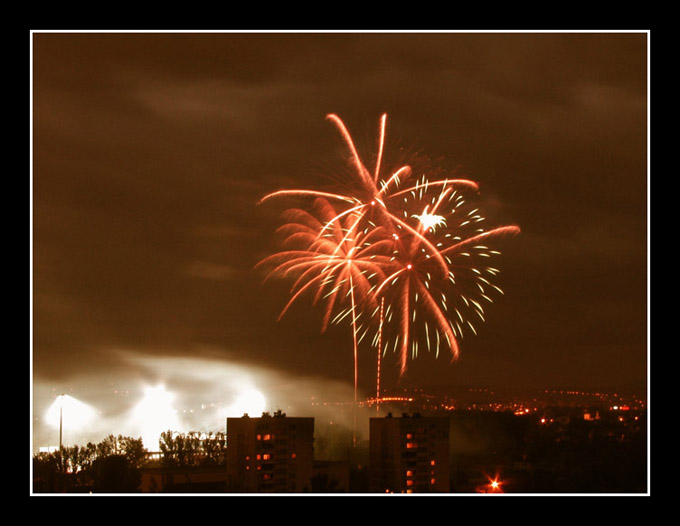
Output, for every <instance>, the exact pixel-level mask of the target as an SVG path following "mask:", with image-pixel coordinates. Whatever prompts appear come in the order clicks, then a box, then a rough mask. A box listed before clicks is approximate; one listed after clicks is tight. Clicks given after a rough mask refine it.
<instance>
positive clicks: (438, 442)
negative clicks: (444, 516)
mask: <svg viewBox="0 0 680 526" xmlns="http://www.w3.org/2000/svg"><path fill="white" fill-rule="evenodd" d="M369 462H370V483H369V484H370V491H371V492H374V493H447V492H448V491H450V480H449V478H450V452H449V419H448V418H445V417H423V416H420V415H418V414H415V415H412V416H409V415H406V414H405V415H403V416H402V417H401V418H395V417H393V416H391V415H388V416H386V417H384V418H371V419H370V445H369Z"/></svg>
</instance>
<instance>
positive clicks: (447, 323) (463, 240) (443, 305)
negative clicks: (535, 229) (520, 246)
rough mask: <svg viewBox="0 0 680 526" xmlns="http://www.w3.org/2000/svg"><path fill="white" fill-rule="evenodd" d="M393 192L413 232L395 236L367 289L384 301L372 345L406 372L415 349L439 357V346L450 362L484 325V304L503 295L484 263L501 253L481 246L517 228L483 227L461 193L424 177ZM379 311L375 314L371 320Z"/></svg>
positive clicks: (492, 272) (515, 231)
mask: <svg viewBox="0 0 680 526" xmlns="http://www.w3.org/2000/svg"><path fill="white" fill-rule="evenodd" d="M399 194H400V195H402V196H403V202H402V214H403V218H404V221H411V222H412V223H413V229H414V230H416V231H417V232H418V234H419V235H418V236H414V235H411V234H410V232H409V231H405V232H402V233H400V234H399V235H396V236H394V243H395V246H394V249H393V252H392V259H391V272H390V273H389V275H388V276H387V277H386V278H385V280H383V281H382V283H381V284H380V285H379V286H378V287H377V288H376V289H375V290H374V291H373V293H374V294H375V295H376V296H379V297H381V298H382V299H387V307H386V309H385V311H384V317H385V318H384V319H383V317H382V316H383V314H381V315H380V316H381V317H380V319H379V324H380V326H381V328H382V329H381V331H379V332H380V336H379V337H378V336H377V335H376V338H374V345H375V344H378V345H381V349H380V352H383V353H384V352H385V351H386V350H388V349H389V348H390V347H391V348H392V350H393V351H395V352H397V353H398V354H399V356H400V360H399V362H400V370H401V373H402V374H404V373H405V371H406V368H407V361H408V357H409V356H411V357H413V358H415V357H416V356H417V354H418V350H419V346H420V347H423V346H424V347H426V348H427V350H428V351H434V352H435V354H436V355H437V356H439V352H440V349H441V348H442V347H444V348H447V349H448V350H449V351H450V354H451V358H452V359H456V358H457V357H458V355H459V344H458V340H459V339H461V338H462V337H463V334H464V333H465V332H473V333H475V328H474V324H475V323H477V322H476V321H475V320H477V321H484V316H485V314H484V304H485V303H486V302H489V303H490V302H492V301H493V299H492V298H493V296H494V294H497V293H501V294H502V290H501V289H500V288H499V287H498V286H496V285H494V284H493V277H494V276H495V275H496V274H497V273H498V270H497V269H496V268H493V267H491V266H490V265H489V261H490V258H492V257H494V256H497V255H499V254H500V252H498V251H495V250H491V249H490V248H489V247H488V246H487V245H486V244H484V241H485V240H487V239H489V238H491V237H494V236H499V235H502V234H509V233H517V232H519V229H518V228H517V227H515V226H505V227H499V228H494V229H491V230H488V231H487V230H484V228H483V227H482V224H483V221H484V218H483V217H482V216H481V215H480V214H479V210H477V209H471V208H470V207H469V206H468V205H467V204H466V201H465V199H464V196H463V194H462V193H460V192H458V191H457V190H454V189H453V188H451V187H447V186H446V185H440V184H435V185H433V184H432V183H430V182H428V181H427V180H426V179H425V178H423V179H421V181H420V182H419V183H418V185H416V187H414V188H413V189H409V190H408V191H407V192H403V193H402V192H400V193H399ZM422 237H426V238H427V239H429V240H430V245H433V246H435V247H436V249H437V250H438V254H439V256H440V257H441V258H443V259H444V261H445V262H446V266H447V272H446V274H445V275H444V276H442V274H441V273H440V272H439V270H440V269H439V263H438V261H437V260H436V259H435V258H434V257H432V254H431V253H430V251H429V248H428V246H424V245H423V243H422V242H421V238H422ZM377 312H378V311H377V309H376V310H374V311H373V315H374V316H375V315H376V313H377ZM381 312H382V310H381ZM378 340H381V341H384V343H378Z"/></svg>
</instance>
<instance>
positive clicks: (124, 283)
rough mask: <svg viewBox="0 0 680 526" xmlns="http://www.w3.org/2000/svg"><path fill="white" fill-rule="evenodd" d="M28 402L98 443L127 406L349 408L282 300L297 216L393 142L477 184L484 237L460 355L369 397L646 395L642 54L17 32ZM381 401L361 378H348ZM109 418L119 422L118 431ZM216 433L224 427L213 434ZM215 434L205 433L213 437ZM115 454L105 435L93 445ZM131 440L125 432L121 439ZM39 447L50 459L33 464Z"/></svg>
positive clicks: (347, 348) (333, 340) (397, 40)
mask: <svg viewBox="0 0 680 526" xmlns="http://www.w3.org/2000/svg"><path fill="white" fill-rule="evenodd" d="M32 46H33V48H32V60H33V64H32V75H33V77H32V97H33V98H32V110H33V114H32V147H33V151H32V211H31V212H32V296H31V298H32V327H31V329H32V376H33V382H32V386H31V387H32V390H33V408H34V422H35V424H36V430H35V433H36V434H35V436H36V437H39V438H37V440H38V441H41V440H42V441H43V442H44V439H43V438H42V437H41V436H39V433H40V429H41V427H42V424H41V422H42V420H41V419H42V414H43V412H44V410H45V408H46V407H47V406H48V405H49V404H50V403H51V402H52V401H53V399H54V397H55V396H56V395H57V394H60V393H62V392H67V393H71V394H72V395H73V396H74V397H76V398H78V399H80V400H83V401H85V402H87V403H89V404H92V405H93V406H95V407H96V408H97V409H98V410H99V411H100V413H101V414H105V415H106V416H107V417H109V418H110V419H109V420H108V421H109V422H114V421H117V422H122V421H123V417H122V415H123V414H124V413H125V411H127V410H129V407H130V406H131V405H133V404H134V402H135V400H136V399H137V398H138V392H139V390H140V389H142V387H143V386H144V385H156V384H158V383H164V384H165V385H167V386H168V389H171V390H173V392H175V393H177V404H180V405H181V404H185V405H187V406H188V405H192V406H197V405H200V404H202V403H209V402H212V401H213V400H216V399H220V400H222V401H223V403H225V404H228V403H229V400H230V397H231V398H233V397H234V396H235V393H237V392H238V391H239V389H242V387H241V386H242V385H245V384H247V385H250V386H253V387H255V388H257V389H258V390H260V391H261V392H263V393H264V394H265V396H266V397H267V399H268V404H269V405H268V406H267V408H268V409H272V410H275V409H276V408H277V407H284V409H285V408H287V407H290V405H287V404H290V403H292V402H290V400H293V399H294V398H296V397H297V398H299V399H300V400H304V399H305V398H306V397H307V398H308V397H309V396H311V394H312V393H313V394H316V396H327V397H333V396H334V394H333V393H334V390H335V389H337V392H338V393H342V394H341V395H338V396H339V397H345V398H347V399H350V398H351V396H352V389H353V385H352V384H353V361H352V347H351V346H352V343H351V332H350V328H349V326H348V325H341V326H337V327H333V328H331V329H330V330H329V331H328V332H326V333H324V334H321V333H320V313H319V312H318V311H317V310H312V309H309V308H307V305H306V304H305V303H304V302H301V303H300V304H299V305H297V306H296V307H295V308H293V309H292V310H291V311H290V312H289V313H288V314H287V315H286V316H285V317H284V318H283V319H282V320H281V321H279V322H277V321H276V319H277V316H278V313H279V312H280V310H281V309H282V308H283V306H284V305H285V303H286V302H287V300H288V287H287V284H286V283H283V282H267V283H265V284H263V283H262V281H263V277H264V276H263V273H262V272H259V271H258V270H255V269H254V266H255V264H256V263H257V262H258V261H259V260H261V259H262V258H264V257H265V256H267V255H269V254H272V253H274V252H276V251H278V250H279V249H280V238H279V237H278V236H277V235H276V232H275V230H276V228H277V227H278V226H279V225H280V223H281V217H280V215H281V212H282V211H283V210H284V209H285V208H287V207H288V205H293V204H299V202H293V201H277V202H271V201H270V202H266V203H264V204H259V205H258V204H257V203H258V200H259V199H260V198H261V197H262V196H264V195H265V194H267V193H269V192H272V191H275V190H279V189H282V188H318V187H319V186H321V185H323V184H326V182H327V180H326V175H327V174H328V173H330V172H333V171H336V172H337V170H338V168H340V167H341V164H342V163H343V162H344V161H343V156H344V155H345V153H346V150H345V148H344V145H343V143H342V141H341V139H340V136H339V134H338V133H337V130H336V128H335V127H333V126H332V125H331V123H329V122H328V121H327V120H326V118H325V117H326V115H327V114H328V113H336V114H337V115H339V116H340V117H341V118H342V119H343V120H344V122H345V123H346V125H347V127H348V129H349V130H350V132H351V133H352V135H353V137H354V138H355V140H356V142H357V145H358V146H359V148H360V150H361V151H362V152H366V155H368V154H370V153H371V152H373V151H374V146H375V141H376V136H377V130H378V123H379V118H380V115H381V114H382V113H384V112H386V113H387V114H388V127H387V142H388V143H389V144H390V145H391V147H394V146H395V145H399V147H403V148H404V149H405V150H409V151H417V152H420V153H421V154H423V155H427V156H429V157H431V159H432V162H433V164H435V165H436V166H438V167H440V168H442V169H444V170H446V171H447V172H450V173H455V174H458V175H459V176H462V177H466V178H469V179H472V180H474V181H477V182H478V183H479V186H480V191H479V195H478V196H477V197H476V198H475V199H476V200H477V201H478V202H479V204H480V208H481V209H483V211H484V214H485V217H486V218H487V221H488V222H489V224H490V225H498V226H500V225H505V224H516V225H518V226H519V227H520V228H521V234H520V235H518V236H515V237H509V238H504V239H499V240H498V242H497V243H496V244H495V245H494V248H497V249H498V250H500V251H501V252H502V256H501V257H500V259H499V261H498V263H497V265H498V267H499V268H500V269H501V273H500V275H499V278H498V280H497V283H498V284H499V285H500V286H501V288H502V289H503V291H504V292H505V294H504V295H503V296H501V297H500V298H498V299H497V300H496V301H495V302H494V304H493V305H492V306H491V307H490V308H489V310H488V315H487V317H486V322H485V323H484V324H480V325H479V326H478V327H477V329H478V336H476V337H475V336H470V337H466V338H464V339H463V340H462V341H461V357H460V359H459V360H458V361H457V362H455V363H453V364H451V363H450V360H449V358H448V357H447V356H446V355H444V354H442V355H440V357H439V358H437V359H435V357H434V355H432V354H428V353H427V352H421V354H420V355H419V357H418V359H417V360H416V361H414V362H412V363H411V364H410V365H409V371H408V374H407V376H406V377H405V378H403V379H401V380H399V379H398V375H397V373H398V363H397V362H398V360H397V357H396V356H394V355H388V356H387V357H386V359H385V361H384V362H383V367H384V380H383V382H384V383H383V386H384V387H388V388H395V389H396V388H399V387H401V386H404V387H405V386H412V387H429V386H468V385H469V386H479V387H487V388H490V389H498V390H500V389H516V390H523V389H543V388H545V389H554V388H556V389H585V390H606V389H623V388H633V389H637V390H639V391H641V392H642V393H644V392H645V389H646V385H647V376H648V363H647V358H648V354H647V353H648V349H647V346H648V338H647V325H648V303H647V285H648V266H647V265H648V162H647V155H648V148H647V146H648V145H647V139H648V132H647V124H648V120H647V119H648V107H647V105H648V99H647V88H648V85H647V83H648V70H647V67H648V63H647V61H648V47H647V46H648V34H647V33H645V32H631V33H528V34H522V33H501V34H493V33H397V34H375V33H373V34H370V33H369V34H363V33H342V34H337V33H308V34H290V33H279V34H271V33H251V34H245V33H204V34H189V33H180V34H166V33H151V34H130V33H100V34H98V33H80V34H64V33H34V34H33V37H32ZM360 388H361V390H362V391H363V392H365V393H366V394H368V395H372V394H374V392H375V356H374V352H373V350H372V349H370V348H366V349H365V352H364V353H362V357H361V361H360ZM119 417H120V419H119V420H116V418H119ZM219 425H223V423H219ZM219 425H218V427H219ZM119 432H124V430H123V429H120V428H119V429H110V430H109V431H107V432H106V434H109V433H114V434H117V433H119ZM131 433H132V431H131ZM41 443H42V442H41Z"/></svg>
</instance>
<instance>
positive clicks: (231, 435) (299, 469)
mask: <svg viewBox="0 0 680 526" xmlns="http://www.w3.org/2000/svg"><path fill="white" fill-rule="evenodd" d="M313 473H314V418H309V417H305V418H300V417H288V416H286V415H285V414H284V413H281V412H280V411H278V412H276V413H274V414H273V415H270V414H268V413H263V414H262V416H261V417H258V418H251V417H249V416H248V415H243V416H242V417H240V418H227V489H228V491H232V492H239V493H297V492H303V491H308V490H309V487H310V480H311V478H312V476H313Z"/></svg>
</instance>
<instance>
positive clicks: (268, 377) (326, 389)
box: [33, 353, 352, 452]
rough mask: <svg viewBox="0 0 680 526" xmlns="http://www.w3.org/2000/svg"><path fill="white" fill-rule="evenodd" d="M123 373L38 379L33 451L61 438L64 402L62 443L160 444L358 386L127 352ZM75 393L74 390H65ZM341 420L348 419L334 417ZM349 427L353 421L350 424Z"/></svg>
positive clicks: (300, 410) (348, 394) (297, 409)
mask: <svg viewBox="0 0 680 526" xmlns="http://www.w3.org/2000/svg"><path fill="white" fill-rule="evenodd" d="M121 358H122V359H123V361H124V362H125V363H126V364H127V368H126V369H121V370H120V371H119V372H113V373H112V372H111V371H101V372H100V373H99V374H96V373H95V374H93V375H92V376H90V377H88V378H82V379H79V380H73V381H68V382H66V383H64V384H61V385H60V384H55V382H50V383H49V384H44V383H42V382H40V381H37V382H36V383H35V384H34V391H35V394H34V400H33V403H34V411H33V414H34V419H33V432H34V433H33V450H34V451H36V452H37V451H38V450H40V448H47V447H54V446H56V445H58V443H59V407H60V404H61V401H62V399H63V402H64V404H63V444H64V445H65V446H69V445H75V444H77V445H84V444H86V443H87V442H93V443H97V442H99V441H101V440H102V439H104V438H106V437H107V436H108V435H111V434H114V435H123V436H130V437H133V438H139V437H141V438H142V440H143V442H144V446H145V447H146V448H147V449H149V450H150V451H155V450H157V449H158V439H159V437H160V434H161V433H162V432H164V431H173V432H180V433H186V432H189V431H198V432H206V433H208V432H213V433H214V432H224V431H225V430H226V418H227V417H240V416H243V415H244V414H245V413H247V414H249V415H251V416H260V415H261V414H262V413H263V412H265V411H268V412H274V411H277V410H283V411H284V412H289V414H291V413H296V414H304V415H309V414H316V415H317V416H319V417H321V418H323V413H322V412H321V411H320V410H318V409H314V408H313V407H312V403H311V401H312V400H313V399H314V398H315V397H318V396H319V395H320V394H322V393H323V396H324V397H328V398H329V399H331V398H332V399H340V400H343V399H344V400H348V401H349V400H351V398H352V391H351V388H350V387H348V386H346V385H343V384H339V383H335V382H332V381H319V380H315V379H311V378H305V377H291V376H287V375H283V374H281V373H277V372H274V371H269V370H266V369H263V368H262V369H258V368H256V367H253V366H251V365H248V366H243V365H239V364H235V363H229V362H225V361H223V360H210V359H193V358H175V357H167V356H166V357H145V356H136V355H135V354H132V353H121ZM65 391H68V392H70V393H72V395H66V396H63V397H62V395H61V393H62V392H65ZM334 420H335V421H336V422H341V421H342V418H341V417H339V416H338V415H337V414H336V415H335V416H334ZM347 425H349V424H348V423H347Z"/></svg>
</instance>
